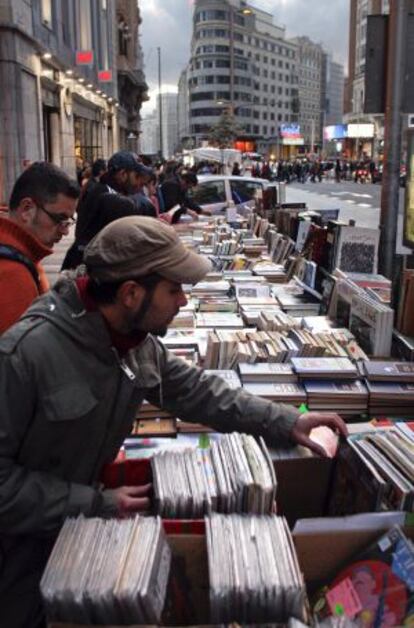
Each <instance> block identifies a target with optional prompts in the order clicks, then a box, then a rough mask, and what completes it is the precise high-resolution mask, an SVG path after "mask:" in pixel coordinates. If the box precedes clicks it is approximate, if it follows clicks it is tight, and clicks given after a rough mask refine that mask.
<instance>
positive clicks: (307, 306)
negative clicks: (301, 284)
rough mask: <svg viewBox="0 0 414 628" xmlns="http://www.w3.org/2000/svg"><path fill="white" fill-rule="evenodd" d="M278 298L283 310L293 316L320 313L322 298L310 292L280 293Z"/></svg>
mask: <svg viewBox="0 0 414 628" xmlns="http://www.w3.org/2000/svg"><path fill="white" fill-rule="evenodd" d="M276 298H277V301H278V303H279V305H280V307H281V308H282V310H284V311H285V312H286V313H288V314H291V315H292V316H300V317H303V316H312V315H315V314H319V310H320V300H319V299H317V298H316V297H312V296H311V295H309V294H290V293H279V294H278V295H276Z"/></svg>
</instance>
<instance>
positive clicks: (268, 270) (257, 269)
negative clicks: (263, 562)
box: [252, 261, 287, 283]
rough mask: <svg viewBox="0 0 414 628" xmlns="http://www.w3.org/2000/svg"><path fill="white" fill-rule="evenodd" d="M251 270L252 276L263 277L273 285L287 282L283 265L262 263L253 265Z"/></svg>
mask: <svg viewBox="0 0 414 628" xmlns="http://www.w3.org/2000/svg"><path fill="white" fill-rule="evenodd" d="M252 270H253V274H254V275H257V276H258V277H264V278H265V279H267V281H271V282H273V283H286V281H287V273H286V270H285V267H284V266H283V264H275V263H274V262H269V261H262V262H258V263H257V264H255V265H254V266H253V269H252Z"/></svg>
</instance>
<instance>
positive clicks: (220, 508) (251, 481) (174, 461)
mask: <svg viewBox="0 0 414 628" xmlns="http://www.w3.org/2000/svg"><path fill="white" fill-rule="evenodd" d="M151 467H152V475H153V485H154V500H155V506H156V509H157V512H158V513H159V514H160V515H161V516H162V517H166V518H171V517H172V518H184V519H186V518H187V519H188V518H189V519H191V518H199V517H202V516H204V515H205V514H208V513H210V512H213V511H214V512H223V513H231V512H249V513H256V514H263V513H270V512H271V511H272V508H273V505H274V500H275V495H276V476H275V471H274V468H273V464H272V461H271V459H270V455H269V452H268V450H267V447H266V445H265V443H264V440H263V439H262V438H260V440H259V442H258V441H256V440H255V439H254V438H253V436H247V435H246V434H237V433H234V434H224V435H223V436H222V437H221V438H220V439H219V440H217V441H215V442H213V443H212V445H211V447H210V448H209V449H200V448H196V449H186V450H181V451H161V452H159V453H156V454H154V456H153V457H152V459H151Z"/></svg>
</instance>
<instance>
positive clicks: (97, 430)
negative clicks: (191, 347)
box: [0, 280, 298, 626]
mask: <svg viewBox="0 0 414 628" xmlns="http://www.w3.org/2000/svg"><path fill="white" fill-rule="evenodd" d="M0 388H1V400H2V401H1V406H0V407H1V411H0V550H1V554H0V559H1V558H3V564H1V562H0V607H3V608H4V606H3V605H4V604H6V605H7V600H8V599H9V597H8V596H9V594H7V595H4V593H5V591H6V590H9V591H10V586H11V585H12V584H13V583H14V584H13V586H15V585H16V582H17V581H19V577H18V571H19V568H20V569H23V570H24V569H25V570H27V560H28V559H29V556H28V552H29V553H30V551H31V550H30V549H27V547H26V544H27V545H28V546H29V548H32V549H33V544H36V542H37V541H36V540H37V539H44V540H45V543H43V541H42V544H43V545H42V544H40V545H37V549H39V548H40V547H41V546H44V547H45V551H44V554H45V556H46V557H47V553H48V551H49V541H50V540H51V539H53V538H54V536H55V534H56V533H57V532H58V530H59V528H60V526H61V525H62V523H63V521H64V519H65V517H67V516H71V515H72V516H75V515H78V514H79V513H84V514H85V515H86V516H92V515H108V514H111V513H112V512H114V503H113V499H112V493H111V491H102V490H101V489H100V487H99V485H98V482H99V477H100V473H101V470H102V466H103V465H104V464H105V463H107V462H110V461H111V460H113V459H114V457H115V456H116V454H117V452H118V450H119V448H120V446H121V445H122V442H123V440H124V439H125V437H126V436H127V435H128V434H129V433H130V430H131V425H132V421H133V419H134V417H135V415H136V412H137V408H138V407H139V405H140V403H141V402H142V401H143V399H144V398H145V399H148V400H149V401H150V402H151V403H155V404H157V405H161V406H162V407H163V408H165V409H167V410H168V411H170V412H171V413H172V414H173V415H175V416H180V417H181V418H183V419H185V420H186V421H195V422H205V423H207V424H208V425H211V426H212V427H213V428H215V429H216V430H218V431H221V432H229V431H233V430H237V431H242V432H250V433H253V434H257V435H259V434H261V435H263V436H264V437H265V438H266V440H267V441H268V442H269V443H273V444H275V443H281V444H285V443H286V442H287V441H288V440H289V434H290V431H291V429H292V425H293V423H294V422H295V421H296V419H297V417H298V412H297V411H296V410H295V409H294V408H292V407H290V406H286V405H282V404H276V403H270V402H268V401H264V400H262V399H259V398H257V397H253V396H251V395H249V394H247V393H246V392H244V391H242V390H237V391H234V390H231V389H230V388H228V386H227V385H226V384H225V383H224V382H223V381H222V380H221V379H220V378H218V377H216V376H207V375H205V374H204V373H203V371H202V370H201V369H198V368H194V367H190V366H188V365H187V364H186V363H185V362H184V361H183V360H181V359H180V358H177V357H175V356H174V355H173V354H171V353H170V352H169V351H168V350H167V349H166V348H165V347H164V346H163V345H162V344H161V343H160V342H159V341H158V340H157V339H156V338H154V337H152V336H151V335H148V336H147V338H146V339H145V340H144V341H143V342H142V344H141V345H139V346H138V347H137V348H135V349H133V350H131V351H129V353H128V355H127V357H126V358H125V359H124V360H121V359H120V358H119V356H118V354H117V352H116V350H115V349H114V348H113V347H112V346H111V340H110V336H109V334H108V330H107V327H106V324H105V322H104V320H103V318H102V316H101V315H100V314H99V313H98V312H92V313H90V312H88V313H87V312H85V310H84V307H83V304H82V302H81V300H80V299H79V295H78V292H77V288H76V285H75V283H74V282H72V281H71V280H64V281H61V282H60V283H59V284H58V285H57V286H56V287H55V289H54V290H52V291H51V292H49V293H48V294H46V295H44V296H43V297H41V298H39V299H38V300H37V301H36V302H35V303H34V304H33V305H32V307H31V308H30V309H29V310H28V311H27V313H26V314H25V316H24V317H23V318H22V319H21V320H20V321H19V322H18V323H17V324H16V325H15V326H14V327H12V328H11V329H10V330H9V331H8V332H7V333H6V334H4V335H3V336H2V337H1V339H0ZM23 539H24V540H25V543H23ZM17 547H21V548H23V549H22V550H18V553H20V554H22V553H23V555H22V556H21V557H20V560H21V562H19V557H18V555H17V554H16V552H17ZM9 557H10V559H11V560H7V559H8V558H9ZM10 562H11V563H12V565H10V564H9V563H10ZM24 563H26V565H25V564H24ZM40 563H41V565H42V568H43V565H44V557H42V559H41V560H40V561H39V565H40ZM9 567H12V571H13V574H14V575H13V576H12V580H9V579H8V568H9ZM16 570H17V571H16ZM14 572H16V573H14ZM2 593H3V594H2ZM10 625H14V624H10ZM15 625H16V626H18V625H19V624H18V623H16V624H15Z"/></svg>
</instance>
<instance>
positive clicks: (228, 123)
mask: <svg viewBox="0 0 414 628" xmlns="http://www.w3.org/2000/svg"><path fill="white" fill-rule="evenodd" d="M243 132H244V131H243V128H242V127H241V126H239V124H238V123H237V120H236V119H235V117H234V114H233V112H231V111H224V112H223V113H222V114H221V116H220V118H219V120H218V122H217V123H216V124H214V125H213V126H212V127H211V128H210V133H209V137H208V139H209V143H210V144H211V145H212V146H217V148H232V146H233V142H234V140H235V139H236V138H237V137H238V136H239V135H242V134H243Z"/></svg>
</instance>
